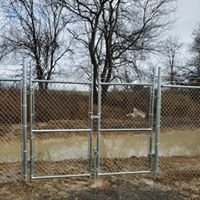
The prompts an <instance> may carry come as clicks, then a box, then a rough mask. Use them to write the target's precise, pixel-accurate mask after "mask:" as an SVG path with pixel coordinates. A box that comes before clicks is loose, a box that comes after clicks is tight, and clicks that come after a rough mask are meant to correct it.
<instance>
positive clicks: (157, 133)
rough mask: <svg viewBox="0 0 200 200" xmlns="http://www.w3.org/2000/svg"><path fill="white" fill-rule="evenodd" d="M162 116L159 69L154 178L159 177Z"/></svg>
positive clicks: (159, 70) (159, 74)
mask: <svg viewBox="0 0 200 200" xmlns="http://www.w3.org/2000/svg"><path fill="white" fill-rule="evenodd" d="M160 114H161V68H160V67H159V68H158V83H157V107H156V134H155V163H154V178H156V177H157V175H158V170H159V169H158V162H159V144H160Z"/></svg>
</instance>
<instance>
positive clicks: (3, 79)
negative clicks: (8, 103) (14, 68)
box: [0, 78, 22, 82]
mask: <svg viewBox="0 0 200 200" xmlns="http://www.w3.org/2000/svg"><path fill="white" fill-rule="evenodd" d="M0 81H7V82H9V81H10V82H11V81H12V82H17V81H22V79H20V78H17V79H16V78H0Z"/></svg>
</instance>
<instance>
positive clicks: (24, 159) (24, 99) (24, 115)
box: [22, 59, 27, 181]
mask: <svg viewBox="0 0 200 200" xmlns="http://www.w3.org/2000/svg"><path fill="white" fill-rule="evenodd" d="M26 72H27V71H26V64H25V59H23V80H22V88H23V92H22V137H23V139H22V140H23V141H22V149H23V150H22V151H23V156H22V175H23V178H24V180H25V181H26V180H27V83H26V81H27V80H26V79H27V75H26Z"/></svg>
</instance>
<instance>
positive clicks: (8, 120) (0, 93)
mask: <svg viewBox="0 0 200 200" xmlns="http://www.w3.org/2000/svg"><path fill="white" fill-rule="evenodd" d="M21 98H22V96H21V81H20V80H0V183H4V182H13V181H20V180H22V129H21V104H22V100H21Z"/></svg>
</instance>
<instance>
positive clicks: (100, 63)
mask: <svg viewBox="0 0 200 200" xmlns="http://www.w3.org/2000/svg"><path fill="white" fill-rule="evenodd" d="M63 1H64V0H62V1H61V0H60V2H62V3H63ZM173 1H174V0H134V1H130V0H69V1H65V6H66V8H67V9H68V10H69V11H71V13H73V15H74V16H76V17H78V20H79V21H78V26H77V27H81V29H79V28H77V27H75V28H74V30H73V29H71V33H72V34H73V35H74V37H75V38H76V39H77V41H78V42H79V43H81V44H82V45H83V47H84V48H85V49H86V50H87V51H88V54H89V58H90V61H91V65H92V67H93V70H94V75H93V81H94V97H95V98H94V99H95V101H96V102H97V90H98V85H97V76H98V70H100V71H101V81H102V82H105V83H108V82H111V81H113V80H117V79H121V77H120V74H122V72H124V67H125V66H126V67H127V68H129V69H132V71H134V73H138V72H139V71H141V69H138V66H137V65H135V59H136V58H138V59H139V58H141V57H142V56H143V59H144V58H145V56H147V55H148V53H152V52H156V51H158V47H159V45H158V39H159V37H160V36H161V33H163V31H164V30H166V28H168V25H169V24H170V23H171V22H170V21H169V18H168V15H169V14H170V13H171V12H172V11H174V8H172V7H173V6H172V4H171V3H172V2H173ZM141 55H142V56H141ZM82 68H83V69H84V68H86V67H84V66H83V67H82ZM125 75H126V74H125ZM107 90H108V85H104V86H103V91H102V93H103V95H104V94H105V93H106V91H107Z"/></svg>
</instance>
